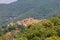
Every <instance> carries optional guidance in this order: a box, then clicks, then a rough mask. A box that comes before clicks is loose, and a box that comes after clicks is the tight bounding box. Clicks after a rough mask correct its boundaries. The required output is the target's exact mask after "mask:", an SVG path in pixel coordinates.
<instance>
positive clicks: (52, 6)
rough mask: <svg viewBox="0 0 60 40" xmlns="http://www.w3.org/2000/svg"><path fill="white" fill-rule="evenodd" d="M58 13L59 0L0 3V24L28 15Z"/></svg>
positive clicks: (51, 14) (26, 0)
mask: <svg viewBox="0 0 60 40" xmlns="http://www.w3.org/2000/svg"><path fill="white" fill-rule="evenodd" d="M55 14H59V15H60V0H18V1H17V2H13V3H11V4H0V24H1V25H5V24H6V23H7V22H11V21H16V20H21V19H24V18H28V17H33V18H38V19H41V18H49V17H51V16H53V15H55Z"/></svg>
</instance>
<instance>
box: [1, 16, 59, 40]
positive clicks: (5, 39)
mask: <svg viewBox="0 0 60 40" xmlns="http://www.w3.org/2000/svg"><path fill="white" fill-rule="evenodd" d="M16 30H17V31H16ZM9 33H10V34H9ZM0 40H60V17H52V18H50V19H48V20H44V21H42V22H40V23H35V24H31V25H29V26H27V27H25V26H19V25H14V26H9V27H8V26H3V27H0Z"/></svg>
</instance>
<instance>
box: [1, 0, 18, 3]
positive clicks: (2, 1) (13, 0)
mask: <svg viewBox="0 0 60 40" xmlns="http://www.w3.org/2000/svg"><path fill="white" fill-rule="evenodd" d="M15 1H17V0H0V4H1V3H3V4H4V3H5V4H8V3H11V2H15Z"/></svg>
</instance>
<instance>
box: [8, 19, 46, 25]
mask: <svg viewBox="0 0 60 40" xmlns="http://www.w3.org/2000/svg"><path fill="white" fill-rule="evenodd" d="M44 20H46V19H43V20H41V19H35V18H26V19H23V20H18V21H17V22H16V23H9V24H8V26H10V25H11V26H13V25H24V26H29V25H30V24H34V23H39V22H42V21H44Z"/></svg>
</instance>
